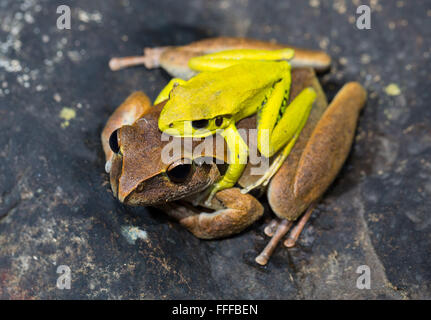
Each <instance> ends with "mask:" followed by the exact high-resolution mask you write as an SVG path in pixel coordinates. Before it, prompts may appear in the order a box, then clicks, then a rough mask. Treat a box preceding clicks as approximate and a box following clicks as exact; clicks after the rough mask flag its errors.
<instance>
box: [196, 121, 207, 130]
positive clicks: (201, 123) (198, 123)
mask: <svg viewBox="0 0 431 320" xmlns="http://www.w3.org/2000/svg"><path fill="white" fill-rule="evenodd" d="M207 126H208V120H206V119H203V120H194V121H192V127H193V128H195V129H203V128H206V127H207Z"/></svg>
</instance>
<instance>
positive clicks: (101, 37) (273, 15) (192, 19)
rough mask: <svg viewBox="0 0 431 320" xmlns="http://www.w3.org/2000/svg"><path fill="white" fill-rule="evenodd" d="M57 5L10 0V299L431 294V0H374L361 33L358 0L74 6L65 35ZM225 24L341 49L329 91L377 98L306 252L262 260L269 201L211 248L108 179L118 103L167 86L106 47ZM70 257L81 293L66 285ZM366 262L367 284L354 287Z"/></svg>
mask: <svg viewBox="0 0 431 320" xmlns="http://www.w3.org/2000/svg"><path fill="white" fill-rule="evenodd" d="M60 4H63V1H60V2H58V3H56V1H41V0H25V1H12V0H0V130H1V134H0V146H1V150H0V298H3V299H17V298H24V299H41V298H42V299H61V298H71V299H88V298H90V299H92V298H97V299H105V298H113V299H139V298H143V299H153V298H157V299H159V298H161V299H169V298H201V299H204V298H246V299H248V298H250V299H254V298H261V299H267V298H275V299H280V298H281V299H303V298H307V299H310V298H311V299H313V298H321V299H326V298H328V299H346V298H350V299H356V298H367V299H373V298H379V299H409V298H413V299H414V298H428V299H430V298H431V269H430V267H429V266H430V262H431V261H430V248H431V233H430V231H431V215H430V208H431V200H430V199H431V179H430V177H431V160H430V159H431V120H430V119H431V109H430V108H429V100H430V94H429V83H430V80H431V79H430V75H429V74H430V65H431V64H430V55H431V51H430V48H431V43H430V41H431V37H430V32H431V7H430V6H429V3H428V2H427V1H414V2H413V1H391V2H386V1H385V2H384V1H373V5H372V7H371V30H358V29H357V27H356V17H357V15H356V7H357V6H358V5H359V2H358V3H356V1H318V0H317V1H314V0H313V1H299V0H298V1H278V2H275V1H274V2H271V5H269V3H267V2H263V1H229V0H225V1H176V2H173V1H161V0H159V1H113V0H112V1H106V0H105V1H101V0H97V1H73V2H70V3H68V5H70V7H71V10H72V21H71V22H72V24H71V30H58V29H57V28H56V20H57V18H58V16H59V15H58V14H56V9H57V6H58V5H60ZM216 35H228V36H247V37H252V38H258V39H264V40H276V41H278V42H280V43H287V44H291V45H295V46H300V47H306V48H315V49H318V48H320V49H323V50H326V51H327V52H328V53H329V54H330V55H331V56H332V57H333V67H332V69H331V72H330V73H328V74H326V75H323V76H322V77H321V81H322V84H323V86H324V88H325V90H327V92H328V97H329V98H331V97H332V96H333V94H334V93H335V92H336V91H337V90H338V89H339V88H340V87H341V86H342V84H343V83H345V82H347V81H352V80H356V81H359V82H361V83H362V84H363V85H364V86H365V87H366V88H367V90H368V92H369V100H368V103H367V105H366V107H365V109H364V111H363V113H362V115H361V118H360V123H359V127H358V130H357V137H356V140H355V144H354V147H353V148H352V152H351V155H350V156H349V158H348V160H347V162H346V164H345V166H344V168H343V170H342V172H341V173H340V175H339V178H338V179H337V180H336V181H335V183H334V184H333V186H332V187H331V188H330V190H328V192H327V194H326V196H325V197H324V199H323V200H322V202H321V204H320V205H319V206H318V209H317V210H316V211H315V212H314V214H313V216H312V219H311V221H310V223H309V224H308V225H307V227H306V230H305V232H304V234H303V235H302V236H301V238H300V241H299V244H298V246H297V247H296V248H293V249H289V250H287V249H286V248H284V247H282V246H280V247H279V248H278V249H277V250H276V251H275V253H274V256H273V257H272V259H271V261H270V263H269V264H268V265H267V266H266V267H259V266H257V265H256V264H255V263H254V261H253V260H254V257H255V256H256V255H257V254H258V253H259V252H260V250H262V249H263V247H264V246H265V244H266V243H267V241H268V239H267V237H266V236H264V234H263V227H264V223H265V221H267V220H268V219H269V218H270V212H267V213H266V216H265V219H266V220H265V219H263V220H262V221H260V222H259V223H257V224H255V225H253V226H252V227H251V228H249V229H248V230H246V231H245V232H243V233H242V234H240V235H238V236H235V237H232V238H230V239H226V240H218V241H201V240H198V239H196V238H194V237H193V236H192V235H191V234H190V233H188V232H187V231H186V230H184V229H182V228H181V227H180V226H179V225H177V224H176V223H175V222H173V221H170V220H169V219H168V218H167V217H166V216H165V215H164V214H163V213H161V212H158V211H156V210H152V209H149V210H148V209H146V208H128V207H125V206H122V205H121V204H120V203H119V202H118V201H116V200H115V199H114V198H113V197H112V194H111V193H110V191H109V184H108V177H107V175H106V174H105V173H104V159H103V154H102V148H101V144H100V141H99V135H100V132H101V130H102V128H103V125H104V123H105V122H106V120H107V118H108V116H109V115H110V113H111V112H112V111H113V110H114V109H115V107H116V106H118V105H119V104H120V103H121V102H122V101H123V100H124V99H125V98H126V97H127V96H128V95H129V94H130V93H131V92H132V91H134V90H143V91H145V92H146V93H147V94H149V96H150V97H151V98H155V96H156V94H157V92H158V90H160V89H161V88H162V86H163V85H164V84H166V83H167V80H168V76H167V75H166V73H165V72H163V71H162V70H157V69H156V70H151V71H150V70H146V69H145V68H144V67H136V68H130V69H126V70H122V71H119V72H115V73H114V72H111V71H110V70H109V68H108V61H109V58H110V57H112V56H124V55H137V54H140V53H141V52H142V48H143V47H145V46H158V45H171V44H172V45H175V44H185V43H188V42H191V41H193V40H197V39H201V38H204V37H208V36H216ZM390 84H393V85H392V86H391V87H389V88H388V86H389V85H390ZM394 88H395V90H394ZM398 89H399V92H397V91H398ZM391 94H396V95H391ZM60 265H66V266H68V267H69V268H70V270H71V276H72V282H71V289H70V290H67V289H65V290H60V289H58V288H57V287H56V282H57V278H58V276H59V274H57V273H56V271H57V268H58V266H60ZM361 265H367V266H369V268H370V271H371V289H370V290H367V289H363V290H360V289H358V288H357V287H356V282H357V278H358V276H359V274H358V273H356V270H357V268H358V267H359V266H361Z"/></svg>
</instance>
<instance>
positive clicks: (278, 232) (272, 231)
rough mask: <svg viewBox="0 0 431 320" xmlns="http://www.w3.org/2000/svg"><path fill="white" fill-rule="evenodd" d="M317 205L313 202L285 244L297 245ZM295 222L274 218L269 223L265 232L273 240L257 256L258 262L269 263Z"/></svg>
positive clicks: (288, 245)
mask: <svg viewBox="0 0 431 320" xmlns="http://www.w3.org/2000/svg"><path fill="white" fill-rule="evenodd" d="M315 205H316V203H313V204H311V205H310V206H309V207H308V209H307V211H306V212H305V213H304V215H303V216H302V217H301V219H300V220H299V221H298V222H297V223H296V225H295V226H294V227H293V229H292V231H291V232H290V234H289V236H288V237H287V239H286V240H285V241H284V245H285V246H286V247H288V248H292V247H294V246H295V244H296V241H298V238H299V236H300V234H301V232H302V230H303V229H304V227H305V224H306V223H307V221H308V220H309V219H310V217H311V214H312V213H313V209H314V207H315ZM293 224H294V222H293V221H289V220H287V219H283V220H281V221H279V220H277V219H274V220H272V221H271V222H270V223H269V224H268V226H266V227H265V229H264V232H265V234H266V235H267V236H269V237H271V240H270V241H269V242H268V244H267V245H266V247H265V248H264V249H263V250H262V252H261V253H260V254H259V255H258V256H257V257H256V259H255V261H256V262H257V263H258V264H260V265H263V266H264V265H266V264H267V263H268V260H269V258H270V257H271V255H272V253H273V252H274V250H275V248H276V247H277V245H278V243H279V242H280V240H281V239H282V238H283V237H284V236H285V235H286V234H287V233H288V232H289V230H290V228H291V227H292V225H293Z"/></svg>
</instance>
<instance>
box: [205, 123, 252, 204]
mask: <svg viewBox="0 0 431 320" xmlns="http://www.w3.org/2000/svg"><path fill="white" fill-rule="evenodd" d="M221 135H222V136H223V138H224V139H225V141H226V144H227V147H228V151H229V152H228V164H229V166H228V168H227V171H226V173H225V174H224V175H223V177H222V178H221V180H220V181H218V182H217V183H215V184H214V185H213V186H212V187H210V188H209V189H208V190H207V192H205V193H203V194H202V196H201V197H198V201H201V200H202V199H204V198H206V201H205V205H207V206H210V205H211V202H212V198H213V197H214V195H215V194H216V193H217V192H218V191H220V190H223V189H227V188H231V187H233V186H234V185H235V183H236V182H237V181H238V179H239V178H240V177H241V174H242V172H243V171H244V169H245V167H246V165H247V159H248V146H247V144H246V143H245V141H244V140H243V139H242V137H241V135H240V134H239V132H238V130H237V128H236V126H235V124H234V123H232V124H231V125H229V127H227V128H226V129H225V130H224V131H223V132H222V133H221Z"/></svg>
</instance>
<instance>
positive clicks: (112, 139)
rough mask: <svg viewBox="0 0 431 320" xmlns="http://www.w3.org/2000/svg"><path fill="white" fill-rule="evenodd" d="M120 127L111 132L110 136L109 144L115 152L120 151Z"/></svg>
mask: <svg viewBox="0 0 431 320" xmlns="http://www.w3.org/2000/svg"><path fill="white" fill-rule="evenodd" d="M119 130H120V129H117V130H115V131H114V132H112V133H111V136H110V137H109V146H110V147H111V150H112V151H114V152H115V153H118V152H119V151H120V144H119V143H118V131H119Z"/></svg>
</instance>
